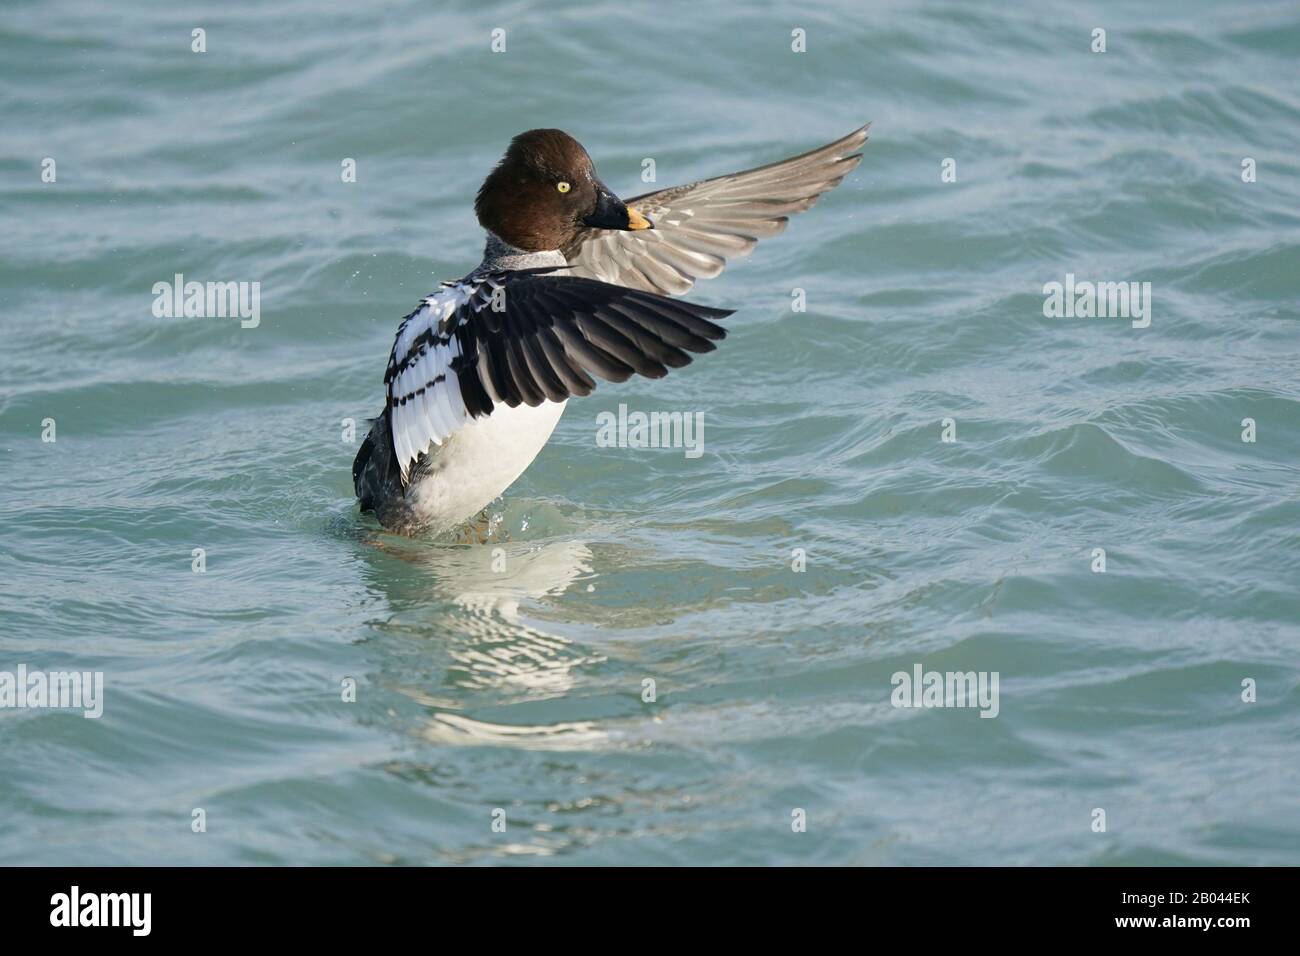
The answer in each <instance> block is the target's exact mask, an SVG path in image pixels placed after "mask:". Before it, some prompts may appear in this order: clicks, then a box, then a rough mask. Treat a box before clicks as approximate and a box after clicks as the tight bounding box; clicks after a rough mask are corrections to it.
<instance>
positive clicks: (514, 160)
mask: <svg viewBox="0 0 1300 956" xmlns="http://www.w3.org/2000/svg"><path fill="white" fill-rule="evenodd" d="M474 211H475V212H476V213H477V214H478V221H479V224H480V225H481V226H482V227H483V228H484V229H488V230H491V231H492V232H494V233H496V234H497V235H498V236H500V237H501V238H502V239H504V240H505V241H506V242H508V243H510V245H512V246H515V247H516V248H518V249H524V250H526V251H528V252H543V251H546V250H550V249H562V248H564V247H565V246H566V245H568V244H569V242H570V241H571V240H573V239H574V238H575V237H576V236H577V234H578V233H579V232H580V231H581V230H582V229H583V228H584V227H588V226H594V227H596V228H599V229H653V228H654V224H653V223H651V222H650V220H649V219H646V218H645V217H644V216H642V215H641V214H640V213H638V212H637V211H636V210H635V209H630V208H628V206H627V204H626V203H624V202H623V200H621V199H619V198H618V197H617V196H615V195H614V194H613V193H612V192H610V191H609V189H608V188H607V187H606V186H605V184H604V183H602V182H601V181H600V177H598V176H597V175H596V168H595V167H594V166H593V165H592V163H591V157H590V156H588V155H587V151H586V150H585V149H583V148H582V144H581V143H579V142H578V141H577V140H576V139H574V138H573V137H572V136H570V135H569V134H568V133H565V132H564V131H562V130H558V129H532V130H529V131H528V132H526V133H520V134H519V135H518V136H516V137H515V138H514V139H513V140H511V142H510V148H509V149H507V150H506V154H505V156H504V157H502V159H501V162H499V163H498V164H497V166H496V168H495V169H494V170H492V172H491V173H490V174H489V175H488V178H487V179H485V180H484V181H483V185H482V187H480V188H479V191H478V198H477V199H476V200H475V201H474Z"/></svg>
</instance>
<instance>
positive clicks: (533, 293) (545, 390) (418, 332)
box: [385, 269, 732, 484]
mask: <svg viewBox="0 0 1300 956" xmlns="http://www.w3.org/2000/svg"><path fill="white" fill-rule="evenodd" d="M554 271H555V270H554V269H524V270H519V271H514V272H500V273H490V274H487V275H478V276H474V277H472V279H470V280H467V281H466V282H463V283H458V284H456V285H453V286H448V287H447V288H446V289H444V290H443V291H442V292H440V293H437V294H435V295H432V296H430V297H429V298H428V299H426V300H425V302H424V304H423V305H422V306H421V308H420V309H417V310H416V311H415V312H412V313H411V314H410V315H409V316H407V318H406V320H405V321H404V322H403V323H402V326H401V328H399V329H398V333H397V341H396V342H394V344H393V353H392V356H391V357H390V359H389V364H388V374H387V375H386V376H385V382H386V383H387V385H388V408H387V411H386V414H387V416H388V424H389V430H390V434H391V437H392V447H393V452H394V455H395V456H396V458H397V464H398V468H399V469H400V472H401V476H402V481H403V483H404V484H405V482H406V481H407V479H408V477H409V474H410V467H411V465H412V464H414V463H415V462H416V461H417V460H418V459H419V457H420V455H422V454H424V453H425V452H426V451H428V449H429V445H430V443H431V442H432V443H434V444H439V445H440V444H442V442H443V441H445V440H446V439H447V438H448V437H450V436H451V435H452V434H454V433H455V432H456V431H458V430H459V429H460V428H461V427H463V426H464V425H465V424H466V423H467V422H469V421H470V420H471V419H474V418H478V417H480V416H482V415H490V414H491V413H492V409H493V408H494V407H495V406H496V405H497V404H499V403H504V404H506V405H508V406H510V407H512V408H513V407H515V406H517V405H520V404H526V405H540V404H541V403H542V402H544V401H553V402H562V401H564V400H566V399H568V398H570V397H572V396H574V395H587V394H590V392H591V390H592V389H594V388H595V387H596V382H595V379H593V377H592V376H596V377H598V378H603V379H607V380H609V381H611V382H622V381H624V380H626V379H627V378H628V377H629V376H631V375H632V374H633V373H635V374H638V375H645V376H648V377H650V378H662V377H663V376H664V375H666V374H668V369H670V368H681V367H682V366H683V365H688V364H689V363H690V361H691V356H690V354H689V353H692V352H711V351H713V349H714V348H715V347H716V346H714V344H713V343H714V342H715V341H717V340H719V339H722V338H724V337H725V336H726V334H727V333H726V331H725V330H724V329H723V328H722V327H721V326H719V325H716V324H715V323H714V322H712V321H710V320H712V319H721V318H724V317H725V316H728V315H730V314H731V313H732V310H730V309H713V308H709V307H708V306H703V305H695V304H693V303H690V302H682V301H680V300H677V299H670V298H668V297H666V296H662V295H657V294H655V293H652V292H643V291H640V290H637V289H628V288H624V287H622V286H617V285H611V284H609V283H607V282H598V281H596V280H594V279H586V278H580V277H576V276H568V275H554V274H552V273H553V272H554Z"/></svg>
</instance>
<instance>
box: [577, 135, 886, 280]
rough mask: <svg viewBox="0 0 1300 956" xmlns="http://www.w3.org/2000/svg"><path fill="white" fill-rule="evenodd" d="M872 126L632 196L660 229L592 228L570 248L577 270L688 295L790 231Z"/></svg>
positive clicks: (843, 170)
mask: <svg viewBox="0 0 1300 956" xmlns="http://www.w3.org/2000/svg"><path fill="white" fill-rule="evenodd" d="M866 141H867V127H866V126H863V127H862V128H861V129H858V130H855V131H854V132H852V133H850V134H849V135H848V136H845V137H844V138H843V139H839V140H836V141H835V142H833V143H829V144H827V145H826V146H822V147H821V148H820V149H814V150H812V151H810V152H807V153H804V154H803V155H801V156H794V157H792V158H790V159H784V160H781V161H780V162H778V163H770V164H769V165H767V166H759V167H758V168H757V169H748V170H745V171H744V172H741V173H732V174H731V175H730V176H719V177H717V178H716V179H706V180H703V181H702V182H697V183H690V184H688V185H686V186H675V187H673V188H672V189H661V190H659V191H658V192H653V193H646V194H645V195H643V196H636V197H634V198H632V199H629V200H628V201H627V203H628V205H629V206H634V207H635V208H636V210H637V211H638V212H640V213H641V214H642V215H645V216H649V217H650V219H651V221H652V222H653V223H654V229H641V230H637V231H635V232H619V231H615V230H610V229H585V230H583V231H582V232H581V233H580V234H579V235H578V238H577V239H576V240H575V241H574V242H572V243H570V244H569V245H568V246H566V247H565V248H564V249H563V250H561V251H562V252H563V253H564V258H565V259H567V260H568V262H569V265H570V267H571V271H572V272H573V274H574V275H581V276H588V277H590V278H592V279H600V280H602V281H604V282H613V283H616V284H617V285H625V286H629V287H631V288H634V289H644V290H646V291H648V292H660V293H665V294H669V295H681V294H682V293H684V292H687V291H689V290H690V288H691V286H692V285H694V284H695V280H696V279H701V278H702V279H711V278H713V277H714V276H716V275H717V274H718V273H720V272H721V271H722V269H723V267H724V266H726V264H727V258H728V257H735V256H744V255H747V254H748V253H749V252H750V250H751V249H753V248H754V246H755V245H756V244H757V242H758V240H759V239H765V238H767V237H768V236H775V235H777V234H778V233H780V232H781V231H782V230H784V229H785V224H786V222H788V221H789V216H790V214H791V213H796V212H803V210H805V209H808V208H809V207H810V206H812V205H813V203H815V202H817V200H818V199H819V198H820V197H821V194H822V193H824V192H826V191H827V190H828V189H830V188H831V187H833V186H836V185H838V184H839V182H840V180H842V179H843V178H844V177H845V176H846V175H848V173H849V172H851V171H852V170H853V168H854V167H855V166H857V165H858V163H859V162H860V161H861V158H862V156H861V154H860V153H854V150H855V149H858V148H859V147H860V146H861V145H862V144H863V143H865V142H866Z"/></svg>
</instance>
